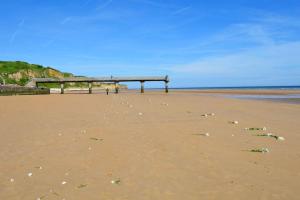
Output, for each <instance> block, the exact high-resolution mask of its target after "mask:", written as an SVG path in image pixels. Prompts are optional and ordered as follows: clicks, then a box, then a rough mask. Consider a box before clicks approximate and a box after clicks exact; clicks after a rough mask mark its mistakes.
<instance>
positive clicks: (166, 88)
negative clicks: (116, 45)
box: [165, 81, 169, 93]
mask: <svg viewBox="0 0 300 200" xmlns="http://www.w3.org/2000/svg"><path fill="white" fill-rule="evenodd" d="M168 83H169V82H168V81H165V92H166V93H168V92H169V87H168Z"/></svg>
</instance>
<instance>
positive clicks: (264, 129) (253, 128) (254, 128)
mask: <svg viewBox="0 0 300 200" xmlns="http://www.w3.org/2000/svg"><path fill="white" fill-rule="evenodd" d="M245 130H246V131H266V130H267V128H266V127H251V128H245Z"/></svg>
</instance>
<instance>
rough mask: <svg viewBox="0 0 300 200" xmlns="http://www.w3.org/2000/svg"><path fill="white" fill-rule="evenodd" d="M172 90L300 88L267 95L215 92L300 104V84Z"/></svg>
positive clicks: (241, 97) (235, 96) (230, 95)
mask: <svg viewBox="0 0 300 200" xmlns="http://www.w3.org/2000/svg"><path fill="white" fill-rule="evenodd" d="M170 89H171V90H299V93H296V94H294V93H293V94H285V95H273V94H272V95H271V94H270V95H266V94H214V95H217V96H223V97H227V98H235V99H252V100H264V101H273V102H281V103H293V104H300V86H242V87H187V88H184V87H183V88H170Z"/></svg>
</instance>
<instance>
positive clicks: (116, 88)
mask: <svg viewBox="0 0 300 200" xmlns="http://www.w3.org/2000/svg"><path fill="white" fill-rule="evenodd" d="M115 93H116V94H118V93H119V85H118V82H115Z"/></svg>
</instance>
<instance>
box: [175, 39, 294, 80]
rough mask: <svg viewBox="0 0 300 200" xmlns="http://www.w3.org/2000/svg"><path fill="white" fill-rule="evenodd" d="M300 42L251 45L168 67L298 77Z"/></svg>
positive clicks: (232, 74) (207, 72)
mask: <svg viewBox="0 0 300 200" xmlns="http://www.w3.org/2000/svg"><path fill="white" fill-rule="evenodd" d="M299 55H300V41H299V42H289V43H284V44H277V45H269V46H264V47H256V48H251V49H248V50H245V51H242V52H236V53H232V54H228V55H222V56H213V57H206V58H202V59H200V60H199V61H196V62H192V63H189V64H185V65H180V66H176V67H173V68H171V71H173V72H175V73H185V74H193V75H195V74H199V75H203V76H205V75H208V76H219V75H222V76H230V77H236V76H239V77H250V76H253V75H255V76H257V75H258V76H261V77H263V76H267V75H273V76H281V75H283V76H284V75H286V74H290V75H297V76H300V56H299Z"/></svg>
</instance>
